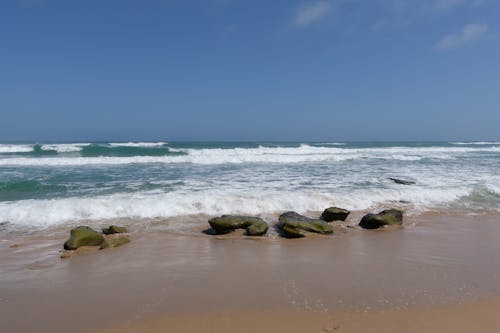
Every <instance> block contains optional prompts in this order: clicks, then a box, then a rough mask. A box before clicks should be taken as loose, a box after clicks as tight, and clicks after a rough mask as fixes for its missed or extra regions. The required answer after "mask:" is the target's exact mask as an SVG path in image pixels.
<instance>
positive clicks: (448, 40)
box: [436, 23, 488, 50]
mask: <svg viewBox="0 0 500 333" xmlns="http://www.w3.org/2000/svg"><path fill="white" fill-rule="evenodd" d="M487 31H488V26H487V25H486V24H479V23H474V24H467V25H466V26H465V27H464V28H463V29H462V31H460V32H458V33H455V34H451V35H448V36H445V37H443V39H441V40H440V41H439V42H438V43H437V44H436V48H438V49H440V50H446V49H451V48H454V47H458V46H461V45H464V44H468V43H470V42H472V41H474V40H476V39H477V38H479V37H480V36H482V35H484V34H485V33H486V32H487Z"/></svg>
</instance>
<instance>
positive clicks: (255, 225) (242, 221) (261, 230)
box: [208, 215, 269, 236]
mask: <svg viewBox="0 0 500 333" xmlns="http://www.w3.org/2000/svg"><path fill="white" fill-rule="evenodd" d="M208 223H209V224H210V226H211V227H212V229H213V230H214V231H215V233H216V234H219V235H220V234H227V233H229V232H231V231H234V230H236V229H246V231H247V235H249V236H261V235H264V234H265V233H266V232H267V230H268V229H269V226H268V225H267V223H266V222H265V221H264V220H263V219H261V218H259V217H254V216H240V215H222V216H220V217H215V218H213V219H210V220H209V221H208Z"/></svg>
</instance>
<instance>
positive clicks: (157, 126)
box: [0, 0, 500, 141]
mask: <svg viewBox="0 0 500 333" xmlns="http://www.w3.org/2000/svg"><path fill="white" fill-rule="evenodd" d="M499 25H500V1H496V0H420V1H416V0H364V1H363V0H337V1H333V0H331V1H330V0H320V1H291V0H290V1H256V0H254V1H243V0H206V1H194V0H193V1H191V0H183V1H182V0H141V1H140V0H120V1H110V0H109V1H108V0H99V1H92V0H80V1H74V0H73V1H72V0H17V1H14V0H12V1H10V0H3V1H1V2H0V115H1V118H0V120H1V121H0V140H4V141H5V140H40V141H42V140H159V139H161V140H292V141H300V140H486V139H487V140H490V139H495V140H498V139H500V130H499V127H500V126H499V125H500V26H499Z"/></svg>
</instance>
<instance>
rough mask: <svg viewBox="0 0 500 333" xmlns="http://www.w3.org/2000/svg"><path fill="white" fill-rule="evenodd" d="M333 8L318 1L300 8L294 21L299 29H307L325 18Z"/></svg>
mask: <svg viewBox="0 0 500 333" xmlns="http://www.w3.org/2000/svg"><path fill="white" fill-rule="evenodd" d="M331 9H332V6H331V5H330V3H329V2H327V1H317V2H314V3H311V4H308V5H304V6H302V7H300V8H299V9H298V10H297V12H296V13H295V16H294V18H293V21H292V25H293V26H294V27H297V28H306V27H308V26H309V25H311V24H312V23H314V22H317V21H319V20H321V19H322V18H324V17H325V16H326V14H328V13H329V12H330V10H331Z"/></svg>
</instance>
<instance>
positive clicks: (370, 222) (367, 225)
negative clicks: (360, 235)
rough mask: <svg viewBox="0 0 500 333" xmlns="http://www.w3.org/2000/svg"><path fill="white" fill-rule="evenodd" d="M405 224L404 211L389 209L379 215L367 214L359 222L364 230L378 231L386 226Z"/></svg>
mask: <svg viewBox="0 0 500 333" xmlns="http://www.w3.org/2000/svg"><path fill="white" fill-rule="evenodd" d="M402 224H403V211H401V210H398V209H388V210H384V211H381V212H380V213H378V214H366V215H365V216H363V218H362V219H361V222H359V226H360V227H362V228H364V229H378V228H381V227H385V226H394V225H402Z"/></svg>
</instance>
